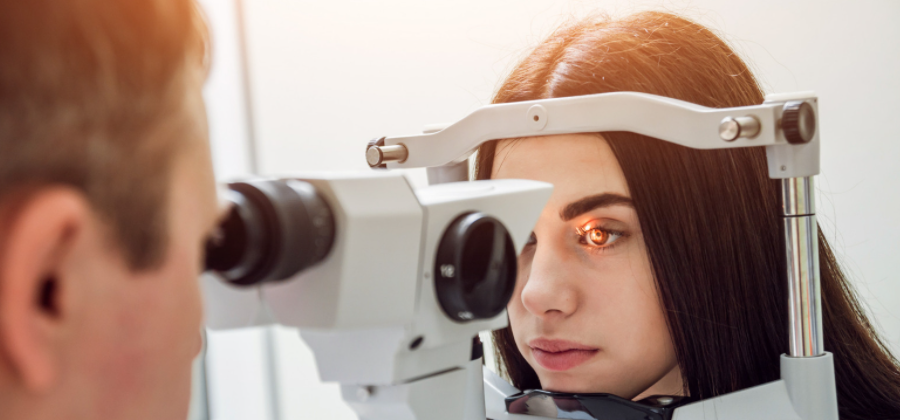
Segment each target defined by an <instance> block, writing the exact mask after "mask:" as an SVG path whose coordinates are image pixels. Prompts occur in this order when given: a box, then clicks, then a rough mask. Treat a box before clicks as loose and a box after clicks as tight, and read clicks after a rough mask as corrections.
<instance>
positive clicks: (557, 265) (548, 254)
mask: <svg viewBox="0 0 900 420" xmlns="http://www.w3.org/2000/svg"><path fill="white" fill-rule="evenodd" d="M561 254H562V253H561V252H558V250H555V249H553V247H552V245H551V244H545V245H544V246H543V247H542V246H541V245H538V246H537V248H536V249H535V252H534V256H533V258H532V260H531V264H523V265H524V267H521V268H522V269H524V270H525V272H524V273H522V274H524V275H525V276H527V277H526V278H525V285H524V287H523V288H522V296H521V299H522V305H524V306H525V309H527V310H528V312H530V313H532V314H534V315H535V316H538V317H541V318H552V317H562V318H565V317H568V316H569V315H571V314H573V313H574V312H575V310H576V309H577V308H578V291H577V289H576V287H575V284H574V283H573V280H574V277H573V276H572V274H574V273H571V268H570V267H571V265H570V264H566V261H565V258H564V256H563V255H561ZM567 266H569V267H567Z"/></svg>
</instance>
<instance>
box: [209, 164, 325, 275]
mask: <svg viewBox="0 0 900 420" xmlns="http://www.w3.org/2000/svg"><path fill="white" fill-rule="evenodd" d="M228 188H229V190H228V197H227V199H228V200H229V201H230V202H231V204H232V207H231V210H230V211H229V212H228V214H227V216H226V217H225V219H224V220H223V221H222V222H221V223H220V224H219V227H218V229H217V231H216V232H215V233H214V234H213V236H212V237H211V238H210V239H209V240H208V241H207V244H206V261H205V264H206V270H207V271H213V272H215V273H217V274H219V275H220V276H221V277H222V278H223V279H224V280H225V281H227V282H228V283H231V284H233V285H238V286H253V285H257V284H261V283H265V282H275V281H280V280H285V279H288V278H290V277H292V276H294V275H295V274H297V273H299V272H301V271H302V270H304V269H306V268H308V267H310V266H313V265H315V264H316V263H318V262H321V261H322V260H324V259H325V258H326V257H327V256H328V253H329V252H330V250H331V248H332V245H333V243H334V236H335V222H334V215H333V213H332V210H331V208H330V207H329V206H328V203H326V202H325V200H323V199H322V197H321V196H320V195H319V194H318V193H317V192H316V189H315V187H314V186H313V185H312V184H310V183H308V182H304V181H299V180H293V179H280V180H260V181H249V182H236V183H232V184H229V185H228Z"/></svg>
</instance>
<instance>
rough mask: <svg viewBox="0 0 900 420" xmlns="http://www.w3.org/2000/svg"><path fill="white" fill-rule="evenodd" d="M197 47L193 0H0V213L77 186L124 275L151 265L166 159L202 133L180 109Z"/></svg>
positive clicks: (161, 217) (160, 234)
mask: <svg viewBox="0 0 900 420" xmlns="http://www.w3.org/2000/svg"><path fill="white" fill-rule="evenodd" d="M206 39H207V34H206V29H205V26H204V24H203V20H202V19H201V17H200V13H199V9H198V8H197V5H196V4H195V3H194V2H193V0H112V1H111V0H27V1H12V0H10V1H3V3H2V5H0V206H6V205H9V204H10V203H11V202H14V201H16V198H17V197H18V198H21V197H23V196H27V194H28V193H29V192H31V191H35V190H37V189H39V188H41V187H43V186H49V185H65V186H70V187H72V188H76V189H78V190H80V191H82V192H83V193H84V194H85V196H86V197H87V199H88V200H89V202H90V203H91V205H92V206H93V208H94V210H95V211H96V212H97V213H98V214H99V215H100V216H101V217H102V218H104V219H105V220H106V221H107V222H108V223H109V225H110V226H111V227H112V230H113V231H114V236H115V238H114V239H115V240H116V241H117V242H118V243H117V244H116V245H120V246H122V248H123V250H124V256H125V257H126V259H127V261H128V263H129V264H130V265H131V267H132V268H134V269H144V268H149V267H152V266H154V264H156V263H158V262H159V261H160V259H161V255H162V253H163V251H164V247H165V243H166V224H167V221H166V203H167V201H168V200H167V196H168V194H167V190H168V186H169V177H170V172H171V168H170V166H171V163H172V161H173V156H174V154H175V153H176V152H177V150H178V147H177V145H178V143H179V142H184V141H188V140H187V137H189V136H190V135H191V134H190V133H198V132H199V133H205V130H204V129H203V127H202V125H203V124H204V121H203V120H202V119H200V118H195V117H193V116H191V115H188V114H187V113H186V111H185V109H184V108H185V106H184V105H185V98H186V96H187V95H186V94H187V92H188V90H189V89H199V84H200V83H202V75H201V74H200V73H202V72H203V71H204V70H203V69H204V62H205V60H206ZM198 125H199V126H201V127H198ZM198 128H199V130H198Z"/></svg>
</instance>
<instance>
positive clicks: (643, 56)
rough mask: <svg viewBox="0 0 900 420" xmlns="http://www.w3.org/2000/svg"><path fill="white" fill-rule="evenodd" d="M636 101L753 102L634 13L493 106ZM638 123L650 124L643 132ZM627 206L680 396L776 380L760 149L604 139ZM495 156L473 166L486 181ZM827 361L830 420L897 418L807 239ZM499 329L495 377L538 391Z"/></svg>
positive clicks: (889, 382)
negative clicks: (635, 222) (604, 96)
mask: <svg viewBox="0 0 900 420" xmlns="http://www.w3.org/2000/svg"><path fill="white" fill-rule="evenodd" d="M616 91H635V92H646V93H652V94H656V95H662V96H667V97H671V98H677V99H681V100H685V101H688V102H693V103H696V104H700V105H705V106H709V107H735V106H743V105H754V104H760V103H762V102H763V93H762V90H761V89H760V87H759V84H758V83H757V81H756V79H755V78H754V77H753V75H752V74H751V72H750V70H749V69H748V68H747V65H746V64H745V63H744V62H743V61H742V60H741V59H740V58H739V57H738V56H737V55H736V54H735V53H734V51H732V50H731V48H729V47H728V45H726V44H725V42H723V41H722V40H721V39H719V38H718V37H717V36H716V35H714V34H713V33H712V32H710V31H709V30H708V29H706V28H705V27H703V26H701V25H698V24H696V23H694V22H691V21H689V20H686V19H684V18H681V17H678V16H675V15H672V14H667V13H659V12H643V13H638V14H635V15H631V16H629V17H626V18H624V19H618V20H612V19H596V18H592V19H589V20H585V21H581V22H579V23H576V24H571V25H568V26H565V27H563V28H561V29H559V30H557V31H556V32H555V33H554V34H553V35H551V36H550V37H549V38H548V39H546V40H545V41H544V42H543V43H541V44H540V45H539V46H538V47H537V48H536V49H535V50H534V51H533V52H531V54H530V55H528V56H527V57H526V58H525V59H524V60H523V61H522V62H521V63H520V64H519V65H518V66H517V67H516V68H515V69H514V70H513V72H512V74H511V75H510V76H509V77H508V78H507V79H506V81H505V82H504V83H503V85H502V86H501V87H500V89H499V91H498V92H497V94H496V96H495V98H494V101H493V102H494V103H507V102H518V101H527V100H534V99H544V98H556V97H566V96H576V95H587V94H594V93H603V92H616ZM648 123H652V122H651V121H648ZM603 137H604V138H605V139H606V140H607V141H608V142H609V144H610V146H611V147H612V150H613V152H614V153H615V155H616V158H617V159H618V161H619V164H620V165H621V167H622V170H623V171H624V173H625V179H626V181H627V183H628V188H629V190H630V192H631V195H632V199H633V200H634V207H635V211H636V212H637V215H638V218H639V220H640V223H641V229H642V231H643V234H644V240H645V242H646V246H647V252H648V254H649V257H650V262H651V266H652V269H653V273H654V275H655V278H656V284H657V287H658V290H659V296H660V299H661V305H663V307H664V309H665V312H666V317H667V321H668V327H669V332H670V335H671V337H672V341H673V344H674V347H675V352H676V357H677V359H678V364H679V366H680V368H681V372H682V375H683V381H684V392H685V393H686V394H688V395H691V396H694V397H698V398H710V397H713V396H717V395H721V394H725V393H729V392H733V391H737V390H739V389H743V388H747V387H751V386H754V385H759V384H762V383H765V382H769V381H774V380H777V379H778V378H779V377H780V374H779V372H780V368H779V355H781V354H783V353H786V352H787V351H788V335H787V332H788V331H787V330H788V314H787V309H788V308H787V280H786V275H785V270H784V264H785V262H784V252H783V244H782V238H781V219H780V217H779V213H778V209H779V204H780V203H779V191H780V184H779V183H778V181H777V180H772V179H769V177H768V170H767V166H766V156H765V152H764V151H763V150H762V148H749V149H729V150H703V151H701V150H694V149H688V148H685V147H681V146H678V145H673V144H671V143H667V142H664V141H660V140H656V139H652V138H648V137H645V136H641V135H637V134H633V133H626V132H606V133H603ZM495 147H496V142H489V143H486V144H484V145H483V146H482V147H481V148H480V149H479V153H478V161H477V166H476V177H477V178H479V179H486V178H490V175H491V174H490V171H491V168H492V166H493V160H494V151H495ZM819 253H820V255H819V261H820V271H821V281H822V303H823V306H824V311H823V312H824V314H823V320H824V335H825V349H826V350H827V351H830V352H831V353H833V354H834V361H835V375H836V378H837V391H838V405H839V408H840V416H841V418H842V419H898V418H900V368H898V363H897V360H896V359H895V358H894V357H893V356H892V355H891V354H890V352H889V351H888V349H887V348H886V346H885V345H884V343H883V342H882V341H881V340H880V339H879V338H878V335H877V334H876V331H875V330H874V328H873V327H872V324H871V323H870V322H869V321H868V319H867V318H866V316H865V314H864V313H863V311H862V309H861V307H860V304H859V302H858V301H857V299H856V297H855V295H854V293H853V291H852V289H851V287H850V285H849V283H848V282H847V280H846V278H845V276H844V274H843V273H842V272H841V269H840V268H839V267H838V264H837V261H836V260H835V258H834V254H833V253H832V251H831V248H830V247H829V246H828V243H827V241H826V240H825V238H824V236H822V235H821V234H820V235H819ZM514 340H515V338H514V337H513V335H512V331H511V330H510V329H509V328H506V329H503V330H500V331H496V332H494V343H495V352H496V354H497V356H498V357H497V359H498V363H499V365H500V366H498V368H500V370H501V372H505V373H506V375H507V376H508V377H509V378H510V380H511V381H512V383H513V385H515V386H516V387H518V388H520V389H535V388H540V386H541V385H540V381H539V380H538V377H537V375H536V374H535V372H534V370H533V369H532V368H531V367H530V366H529V365H528V363H527V362H526V361H525V359H524V358H523V357H522V355H521V354H520V353H519V351H518V349H517V348H516V345H515V342H514Z"/></svg>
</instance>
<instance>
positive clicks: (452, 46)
mask: <svg viewBox="0 0 900 420" xmlns="http://www.w3.org/2000/svg"><path fill="white" fill-rule="evenodd" d="M245 1H246V2H245V4H244V9H245V12H246V15H245V18H246V20H245V23H246V31H247V32H246V33H247V38H246V42H247V44H246V45H247V51H248V54H249V81H250V95H249V99H250V105H251V108H252V115H253V121H252V124H248V123H247V122H246V121H243V120H241V118H245V116H241V115H242V114H241V112H240V109H241V108H240V107H241V106H243V103H242V101H243V100H244V96H243V93H242V92H243V91H242V90H241V89H242V88H238V87H236V85H235V83H238V82H239V80H240V79H241V73H240V68H239V66H238V61H237V58H236V57H237V55H236V51H238V50H237V38H236V36H235V33H234V21H233V16H232V17H231V18H229V17H228V14H229V13H233V10H234V4H235V3H234V1H233V0H227V1H226V0H205V1H202V3H203V4H204V6H205V7H206V8H207V9H208V10H209V14H210V17H211V19H214V20H215V19H218V20H217V21H216V22H219V24H216V22H213V23H214V24H213V25H212V26H213V31H214V32H215V33H214V41H215V42H216V43H217V45H216V48H215V54H216V55H217V56H216V57H215V62H214V66H213V70H212V74H211V76H210V81H209V86H208V89H207V94H208V95H207V99H208V100H210V99H212V98H214V101H211V102H210V103H209V104H208V110H209V112H210V123H211V129H212V131H211V134H212V139H213V148H214V151H215V159H216V170H217V171H218V172H219V175H220V176H222V177H226V178H228V177H232V176H237V175H241V174H243V173H247V172H248V171H249V168H252V162H250V161H248V159H251V157H250V155H249V152H248V149H246V144H248V142H249V140H248V139H249V138H250V137H248V134H252V138H254V139H255V141H256V161H255V163H256V165H257V168H258V170H259V172H260V173H263V174H285V173H290V172H298V171H319V170H365V169H367V166H366V164H365V161H364V157H363V149H364V147H365V146H364V145H365V143H366V142H367V141H368V140H369V139H371V138H374V137H378V136H383V135H398V134H407V133H414V132H418V131H420V129H421V128H422V126H424V125H426V124H432V123H440V122H450V121H454V120H456V119H459V118H461V117H462V116H464V115H465V114H467V113H469V112H470V111H472V110H473V109H475V108H477V107H479V106H481V105H484V104H487V103H488V102H489V101H490V98H491V94H492V93H493V90H494V89H495V87H496V86H497V85H498V84H499V82H500V81H501V80H502V78H503V77H504V76H505V75H506V74H507V72H508V71H509V70H510V69H511V68H512V66H513V65H514V64H515V62H516V61H517V59H519V58H521V57H522V56H523V55H524V54H525V53H527V52H528V50H529V48H530V47H532V46H534V45H535V44H536V43H537V42H539V41H540V40H541V39H542V38H543V37H544V36H546V35H547V34H549V33H550V31H552V29H553V28H555V27H557V26H558V25H559V24H560V23H562V22H565V21H566V20H569V19H573V18H578V17H582V16H587V15H589V14H590V13H594V12H609V13H612V14H614V15H622V14H626V13H629V12H632V11H636V10H643V9H648V8H652V9H662V10H668V11H673V12H677V13H680V14H682V15H685V16H687V17H689V18H693V19H695V20H698V21H699V22H701V23H703V24H706V25H707V26H709V27H711V28H713V29H714V30H717V31H718V32H719V33H721V34H722V35H723V36H724V37H725V38H726V39H727V40H728V41H730V42H731V44H732V45H733V46H734V47H735V48H736V50H737V51H738V52H739V53H740V54H741V55H742V56H743V57H744V58H745V59H747V61H749V62H750V63H752V65H753V68H754V71H755V73H756V75H757V76H758V77H759V78H760V80H762V82H763V85H764V88H765V90H766V92H767V93H773V92H790V91H799V90H815V91H816V92H817V93H818V94H819V98H820V101H819V104H820V114H821V125H820V129H821V133H822V134H821V138H822V143H823V144H822V175H821V176H820V177H818V189H819V221H820V223H821V224H822V225H823V230H824V231H825V233H826V235H827V236H828V238H829V239H830V240H831V243H832V245H833V247H834V248H835V250H836V252H837V254H838V256H839V258H840V260H841V262H842V264H843V266H844V268H845V270H846V272H847V273H848V274H849V275H850V277H851V279H852V281H853V284H854V285H855V286H856V288H857V291H858V292H859V295H860V296H861V297H862V300H863V301H864V303H865V305H866V306H867V309H868V311H869V313H870V314H871V316H872V319H873V320H874V321H875V323H876V324H877V326H878V327H879V329H880V330H881V332H882V335H883V337H884V338H885V339H886V340H887V341H888V343H889V345H890V346H891V348H892V349H893V351H894V354H896V355H900V274H898V269H897V266H896V264H895V261H896V260H898V259H900V244H898V239H900V164H898V159H900V134H898V133H900V131H898V129H897V128H896V125H895V124H896V123H895V121H896V120H897V119H898V116H900V80H898V78H897V75H900V25H898V24H897V22H898V20H900V2H898V1H895V0H860V1H855V2H852V3H850V2H838V1H814V0H803V1H793V2H787V1H784V0H756V1H743V2H736V1H726V0H694V1H658V0H657V1H633V0H632V1H625V0H607V1H601V0H597V1H581V0H569V1H557V2H545V1H538V0H515V1H513V0H497V1H485V0H440V1H438V0H431V1H428V2H424V1H415V0H385V1H379V2H366V1H315V2H314V1H300V0H245ZM229 10H230V11H231V12H229ZM229 19H231V20H230V21H231V24H229V23H228V22H229ZM222 22H224V23H222ZM229 25H230V26H229ZM229 28H231V29H229ZM229 51H230V52H229ZM229 75H230V76H229ZM242 121H243V122H242ZM242 130H243V131H242ZM235 136H243V137H240V138H237V137H235ZM242 148H243V149H242ZM421 175H422V174H421V173H414V174H412V177H413V178H414V180H415V181H416V182H419V183H421V182H422V181H423V177H422V176H421ZM274 331H275V332H274V333H273V337H274V339H273V340H272V343H273V345H274V351H273V352H271V353H272V354H274V356H273V357H274V359H275V361H274V363H275V365H276V366H278V367H279V368H278V377H277V378H276V383H277V384H278V387H279V388H280V389H279V393H278V398H276V399H275V400H274V401H275V402H273V403H272V404H276V405H277V406H278V407H276V408H275V409H272V408H271V407H269V408H265V407H263V408H259V410H263V411H265V410H268V411H265V413H262V411H259V412H258V413H262V414H258V415H257V416H256V417H254V418H272V419H276V418H277V419H279V420H281V419H291V420H293V419H306V418H326V417H327V418H331V419H336V418H353V415H352V413H350V412H349V410H346V408H344V407H343V406H341V405H340V404H339V402H338V401H339V398H338V397H337V394H336V392H337V390H336V388H335V387H334V386H320V385H317V384H316V378H315V375H314V374H313V373H314V372H315V368H314V365H313V364H312V359H311V355H310V354H309V351H308V349H306V348H305V346H304V345H303V344H302V343H301V342H300V341H299V339H298V338H297V336H296V333H295V332H294V331H290V330H285V329H276V330H274ZM213 347H214V346H213ZM213 350H215V349H214V348H212V347H211V351H213ZM261 365H263V363H261V364H260V366H261ZM213 374H214V373H213V372H210V375H213ZM219 378H220V379H219V380H221V381H226V382H235V381H237V382H239V381H240V380H239V379H235V378H240V376H239V375H238V376H235V377H234V378H232V380H229V379H228V378H227V375H225V376H222V375H220V376H219ZM209 386H210V392H211V393H213V389H214V388H215V386H216V384H210V385H209ZM222 386H235V385H234V384H232V385H222ZM210 398H211V402H210V405H211V408H210V409H211V411H213V412H215V407H213V406H215V405H216V404H224V405H229V404H231V405H240V404H245V405H246V404H250V403H245V402H241V401H240V399H238V400H224V401H212V398H213V396H212V395H211V397H210ZM258 404H264V402H258ZM224 405H223V407H224ZM329 407H331V408H332V409H333V410H335V411H329ZM320 410H321V411H320ZM227 411H229V410H220V412H222V413H224V412H227ZM213 418H217V419H219V418H221V419H226V418H249V417H233V416H228V415H225V414H222V415H221V416H214V417H213Z"/></svg>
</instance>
